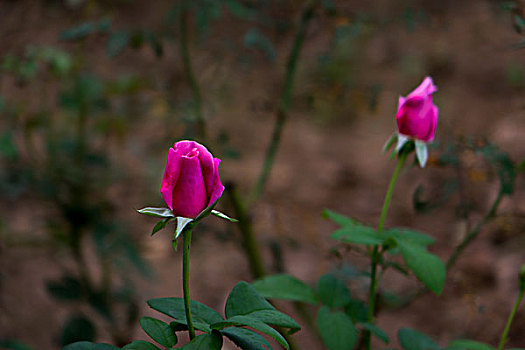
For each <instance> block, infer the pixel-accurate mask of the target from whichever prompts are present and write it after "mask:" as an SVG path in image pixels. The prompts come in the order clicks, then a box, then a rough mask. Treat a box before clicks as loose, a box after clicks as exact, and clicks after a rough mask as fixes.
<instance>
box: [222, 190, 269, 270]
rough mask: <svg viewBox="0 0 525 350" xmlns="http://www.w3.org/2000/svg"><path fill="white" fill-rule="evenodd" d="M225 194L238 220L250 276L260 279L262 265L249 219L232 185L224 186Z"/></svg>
mask: <svg viewBox="0 0 525 350" xmlns="http://www.w3.org/2000/svg"><path fill="white" fill-rule="evenodd" d="M226 192H227V193H228V195H229V198H230V202H231V204H232V206H233V210H234V212H235V216H236V218H237V219H238V220H239V228H240V231H241V234H242V241H243V247H244V252H245V253H246V257H247V258H248V262H249V264H250V270H251V273H252V276H253V278H255V279H258V278H262V277H264V275H265V271H264V265H263V262H262V258H261V253H260V250H259V247H258V245H257V240H256V239H255V234H254V232H253V226H252V224H251V220H250V217H249V215H248V213H247V211H246V208H245V207H244V205H243V203H242V201H241V199H240V197H239V195H238V193H237V190H236V189H235V187H234V186H233V185H232V184H228V185H227V186H226Z"/></svg>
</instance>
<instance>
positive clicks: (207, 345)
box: [183, 332, 222, 350]
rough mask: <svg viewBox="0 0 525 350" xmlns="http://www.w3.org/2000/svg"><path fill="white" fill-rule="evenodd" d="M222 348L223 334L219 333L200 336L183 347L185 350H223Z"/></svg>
mask: <svg viewBox="0 0 525 350" xmlns="http://www.w3.org/2000/svg"><path fill="white" fill-rule="evenodd" d="M221 348H222V334H221V333H219V332H212V333H210V334H201V335H198V336H196V337H195V338H194V339H193V340H192V341H190V342H189V343H187V344H186V345H184V347H183V349H185V350H221Z"/></svg>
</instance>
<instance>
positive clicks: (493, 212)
mask: <svg viewBox="0 0 525 350" xmlns="http://www.w3.org/2000/svg"><path fill="white" fill-rule="evenodd" d="M502 199H503V189H502V188H500V191H499V193H498V196H497V197H496V199H495V200H494V202H492V205H491V207H490V209H489V211H488V212H487V214H485V216H484V217H483V219H481V221H479V222H478V223H477V225H476V226H475V227H474V228H473V229H472V230H471V231H470V232H469V233H468V234H467V235H466V236H465V238H464V239H463V241H461V243H459V244H458V246H457V247H456V249H454V251H453V252H452V254H451V255H450V257H449V258H448V260H447V264H446V266H447V270H449V269H450V268H451V267H452V266H453V265H454V264H455V262H456V259H457V258H458V257H459V255H460V254H461V253H462V252H463V250H465V248H467V246H468V245H469V244H470V243H471V242H472V241H473V240H474V239H475V238H476V237H477V236H478V234H479V233H480V231H481V228H482V227H483V226H484V225H485V224H486V223H487V222H489V221H490V220H491V219H492V218H493V217H495V216H496V211H497V210H498V207H499V204H500V202H501V200H502Z"/></svg>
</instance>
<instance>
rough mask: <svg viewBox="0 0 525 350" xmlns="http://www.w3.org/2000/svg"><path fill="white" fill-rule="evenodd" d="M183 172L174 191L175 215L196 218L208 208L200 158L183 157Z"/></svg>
mask: <svg viewBox="0 0 525 350" xmlns="http://www.w3.org/2000/svg"><path fill="white" fill-rule="evenodd" d="M181 165H182V167H181V171H180V175H179V179H178V181H177V184H176V186H175V188H174V189H173V209H172V210H173V213H174V214H175V215H176V216H183V217H187V218H195V217H197V215H199V213H200V212H201V211H203V210H204V209H205V208H206V207H207V203H208V196H207V194H206V186H205V184H204V179H203V177H202V171H201V166H200V162H199V158H198V156H196V155H195V156H189V157H188V156H182V157H181Z"/></svg>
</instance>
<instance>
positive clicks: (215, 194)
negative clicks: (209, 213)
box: [208, 158, 224, 206]
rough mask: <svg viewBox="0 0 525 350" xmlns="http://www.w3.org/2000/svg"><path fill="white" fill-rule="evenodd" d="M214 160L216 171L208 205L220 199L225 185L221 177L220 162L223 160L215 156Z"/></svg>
mask: <svg viewBox="0 0 525 350" xmlns="http://www.w3.org/2000/svg"><path fill="white" fill-rule="evenodd" d="M213 162H214V170H215V171H214V178H213V186H212V187H211V194H210V201H209V202H208V206H210V205H212V204H213V203H214V202H215V201H216V200H217V199H219V198H220V197H221V196H222V193H223V192H224V186H223V185H222V183H221V179H220V177H219V163H220V162H221V160H220V159H219V158H214V159H213Z"/></svg>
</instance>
